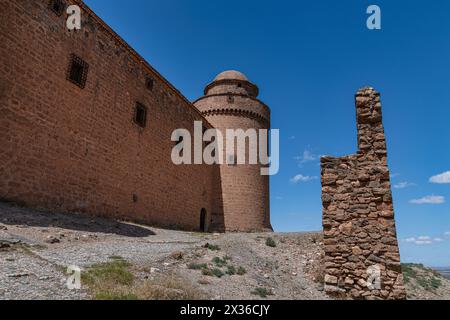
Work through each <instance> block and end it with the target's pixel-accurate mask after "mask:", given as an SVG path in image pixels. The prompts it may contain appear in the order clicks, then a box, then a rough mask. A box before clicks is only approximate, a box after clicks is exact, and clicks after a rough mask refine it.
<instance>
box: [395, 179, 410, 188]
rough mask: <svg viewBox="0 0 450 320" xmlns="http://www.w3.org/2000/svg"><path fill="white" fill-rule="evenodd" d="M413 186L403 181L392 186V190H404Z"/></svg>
mask: <svg viewBox="0 0 450 320" xmlns="http://www.w3.org/2000/svg"><path fill="white" fill-rule="evenodd" d="M413 186H415V184H414V183H410V182H407V181H403V182H399V183H397V184H394V188H395V189H405V188H408V187H413Z"/></svg>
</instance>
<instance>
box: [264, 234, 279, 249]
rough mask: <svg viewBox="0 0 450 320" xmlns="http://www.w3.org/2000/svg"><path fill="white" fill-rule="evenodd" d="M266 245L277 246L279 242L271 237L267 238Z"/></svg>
mask: <svg viewBox="0 0 450 320" xmlns="http://www.w3.org/2000/svg"><path fill="white" fill-rule="evenodd" d="M266 246H268V247H272V248H275V247H276V246H277V243H276V242H275V240H273V239H272V238H270V237H269V238H267V239H266Z"/></svg>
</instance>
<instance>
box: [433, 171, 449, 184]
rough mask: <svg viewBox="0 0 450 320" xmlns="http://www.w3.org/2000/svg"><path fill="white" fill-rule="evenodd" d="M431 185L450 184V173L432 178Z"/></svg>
mask: <svg viewBox="0 0 450 320" xmlns="http://www.w3.org/2000/svg"><path fill="white" fill-rule="evenodd" d="M430 182H431V183H440V184H444V183H450V171H447V172H444V173H441V174H438V175H436V176H433V177H431V178H430Z"/></svg>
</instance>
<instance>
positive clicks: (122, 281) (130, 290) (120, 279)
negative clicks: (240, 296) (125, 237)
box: [82, 257, 206, 300]
mask: <svg viewBox="0 0 450 320" xmlns="http://www.w3.org/2000/svg"><path fill="white" fill-rule="evenodd" d="M110 260H111V261H109V262H106V263H101V264H96V265H93V266H91V267H90V268H89V269H88V270H87V271H86V272H85V273H83V274H82V280H83V283H84V284H86V285H88V287H89V289H90V290H91V293H92V298H93V299H95V300H172V299H176V300H191V299H194V300H196V299H202V298H204V296H203V294H202V293H201V292H200V291H198V290H197V289H195V288H194V287H192V286H191V285H190V284H189V283H187V282H186V281H185V280H182V279H180V278H177V277H176V276H175V275H170V276H165V277H161V278H158V279H155V280H152V281H144V282H141V283H138V284H135V282H134V276H133V274H132V273H131V271H130V268H131V267H132V265H131V264H130V263H129V262H127V261H126V260H124V259H123V258H121V257H110ZM205 266H206V265H205Z"/></svg>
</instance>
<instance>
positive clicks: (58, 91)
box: [0, 0, 220, 229]
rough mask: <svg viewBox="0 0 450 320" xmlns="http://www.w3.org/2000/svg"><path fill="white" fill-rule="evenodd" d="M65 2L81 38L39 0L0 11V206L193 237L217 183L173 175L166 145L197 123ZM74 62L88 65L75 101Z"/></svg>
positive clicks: (177, 97) (191, 170) (179, 171)
mask: <svg viewBox="0 0 450 320" xmlns="http://www.w3.org/2000/svg"><path fill="white" fill-rule="evenodd" d="M65 2H66V4H74V3H77V4H79V5H81V6H82V7H83V12H82V18H83V28H82V30H80V31H76V32H73V31H72V32H70V31H68V30H67V29H66V28H65V20H66V17H65V14H63V15H61V16H57V15H56V14H55V13H54V12H52V11H51V10H50V9H49V8H48V1H47V0H39V1H35V0H17V1H10V0H0V7H1V8H2V10H1V11H0V42H1V43H2V45H1V46H0V145H1V146H2V147H1V149H0V198H4V199H8V200H14V201H20V202H23V203H25V204H26V205H29V206H34V207H42V208H46V209H52V210H61V211H77V212H87V213H93V214H100V215H107V216H113V217H118V218H125V219H130V220H135V221H141V222H146V223H150V224H157V225H163V226H170V227H180V228H183V229H198V228H199V223H200V212H201V209H202V208H205V209H206V211H207V213H208V215H209V216H208V218H207V221H209V220H210V217H211V211H212V207H213V201H214V200H217V199H220V197H217V196H216V197H215V196H214V195H213V194H212V192H213V191H212V190H213V188H212V186H213V183H214V182H215V181H218V179H219V173H218V170H217V168H215V167H214V166H206V165H188V166H184V165H183V166H175V165H173V164H172V162H171V158H170V155H171V148H172V146H173V145H174V143H173V142H171V141H170V137H171V133H172V131H173V130H174V129H176V128H187V129H190V130H191V131H193V122H194V120H202V121H205V120H204V118H203V117H202V116H201V114H200V113H199V112H198V111H197V110H196V109H195V108H194V107H193V106H192V105H191V104H190V103H189V102H188V101H187V100H186V99H185V98H184V97H183V96H182V95H181V94H179V93H178V91H177V90H176V89H175V88H173V87H172V86H171V85H170V84H169V83H168V82H167V81H166V80H165V79H164V78H162V77H161V76H160V75H159V74H158V73H157V72H156V71H155V70H153V69H152V68H151V67H150V66H149V65H148V64H147V63H146V62H145V61H141V58H140V57H139V56H138V55H137V54H136V53H135V52H134V51H133V50H132V49H131V48H129V47H127V45H126V44H125V43H124V42H123V41H122V40H121V39H120V38H119V37H118V36H117V35H115V34H114V33H113V32H112V31H111V30H110V29H109V28H108V27H107V26H106V25H105V24H103V23H102V22H101V21H100V20H99V19H98V18H97V17H96V16H95V15H94V14H93V13H91V12H90V11H89V9H88V8H86V7H85V6H84V5H83V4H82V3H81V2H80V1H74V0H73V1H68V0H66V1H65ZM71 54H76V55H77V56H79V57H80V58H82V59H83V60H85V61H86V62H87V63H88V64H89V72H88V75H87V82H86V86H85V88H84V89H81V88H80V87H78V86H76V85H74V84H73V83H72V82H70V81H67V80H66V75H67V71H68V67H69V62H70V56H71ZM147 78H151V79H152V80H153V83H154V84H153V89H151V90H149V89H147V87H146V79H147ZM136 102H139V103H141V104H143V105H144V106H145V107H147V109H148V115H147V123H146V127H145V128H141V127H139V126H138V125H136V124H135V123H134V122H133V116H134V108H135V104H136ZM205 124H206V123H205ZM206 125H208V124H206ZM208 126H209V125H208Z"/></svg>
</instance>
